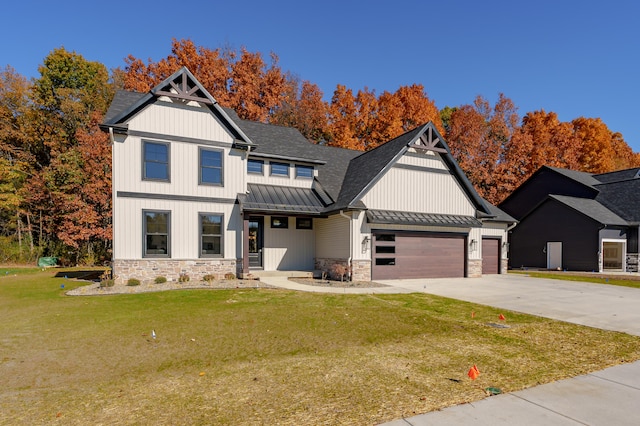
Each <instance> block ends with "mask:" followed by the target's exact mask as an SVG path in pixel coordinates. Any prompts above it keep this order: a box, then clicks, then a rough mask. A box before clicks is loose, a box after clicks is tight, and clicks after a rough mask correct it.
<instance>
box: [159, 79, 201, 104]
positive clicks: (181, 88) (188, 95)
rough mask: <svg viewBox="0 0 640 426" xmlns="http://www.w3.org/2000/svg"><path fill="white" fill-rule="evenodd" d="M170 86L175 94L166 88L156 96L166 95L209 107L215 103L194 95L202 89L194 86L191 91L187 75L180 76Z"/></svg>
mask: <svg viewBox="0 0 640 426" xmlns="http://www.w3.org/2000/svg"><path fill="white" fill-rule="evenodd" d="M169 86H171V88H173V90H175V92H172V91H169V90H166V88H165V89H163V90H158V91H156V95H158V96H160V95H164V96H168V97H170V98H176V99H182V100H185V101H195V102H201V103H203V104H208V105H211V104H212V103H213V102H211V101H210V100H209V99H208V98H206V97H203V96H196V95H194V93H196V92H197V91H198V90H199V89H200V88H199V87H198V85H194V86H193V87H192V88H191V89H189V84H188V80H187V75H186V74H182V75H181V76H179V78H176V79H175V80H172V81H170V82H169Z"/></svg>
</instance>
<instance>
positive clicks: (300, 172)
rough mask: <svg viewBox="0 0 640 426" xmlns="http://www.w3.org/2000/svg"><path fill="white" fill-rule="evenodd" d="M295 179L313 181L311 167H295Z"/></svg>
mask: <svg viewBox="0 0 640 426" xmlns="http://www.w3.org/2000/svg"><path fill="white" fill-rule="evenodd" d="M296 178H299V179H313V167H311V166H301V165H299V164H297V165H296Z"/></svg>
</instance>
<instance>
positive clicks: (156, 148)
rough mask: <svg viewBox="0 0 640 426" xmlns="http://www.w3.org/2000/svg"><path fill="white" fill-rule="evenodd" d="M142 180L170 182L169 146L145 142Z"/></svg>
mask: <svg viewBox="0 0 640 426" xmlns="http://www.w3.org/2000/svg"><path fill="white" fill-rule="evenodd" d="M142 151H143V154H142V157H143V165H142V179H145V180H159V181H166V182H168V181H169V144H166V143H159V142H144V143H143V147H142Z"/></svg>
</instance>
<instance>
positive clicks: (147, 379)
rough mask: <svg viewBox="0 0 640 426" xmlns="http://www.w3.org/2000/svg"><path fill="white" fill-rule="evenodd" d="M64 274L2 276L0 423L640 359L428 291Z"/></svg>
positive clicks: (605, 336)
mask: <svg viewBox="0 0 640 426" xmlns="http://www.w3.org/2000/svg"><path fill="white" fill-rule="evenodd" d="M55 272H59V271H45V272H33V273H30V274H26V273H25V274H18V275H15V276H13V275H12V276H8V277H5V278H1V279H0V312H1V313H2V321H3V324H2V327H1V328H0V351H1V352H0V354H1V356H0V377H2V378H3V379H2V380H3V386H2V389H0V411H1V412H2V413H3V416H2V419H1V420H0V423H4V424H48V423H53V422H55V421H61V422H63V423H64V424H108V423H116V424H230V425H231V424H232V425H237V424H284V425H286V424H291V425H294V424H295V425H299V424H319V423H322V424H377V423H381V422H383V421H388V420H392V419H397V418H400V417H403V416H411V415H415V414H418V413H423V412H427V411H431V410H434V409H439V408H442V407H445V406H448V405H451V404H457V403H462V402H468V401H473V400H477V399H480V398H483V397H484V396H485V394H484V391H483V389H484V388H486V387H489V386H493V387H499V388H500V389H502V390H503V391H506V392H508V391H513V390H517V389H522V388H524V387H529V386H534V385H537V384H540V383H547V382H549V381H552V380H557V379H561V378H565V377H569V376H575V375H578V374H583V373H587V372H590V371H594V370H597V369H601V368H604V367H607V366H610V365H615V364H618V363H621V362H625V361H633V360H637V359H639V358H640V339H639V338H636V337H632V336H629V335H626V334H622V333H612V332H606V331H602V330H596V329H592V328H587V327H580V326H575V325H570V324H566V323H561V322H556V321H551V320H547V319H543V318H538V317H533V316H528V315H522V314H516V313H513V312H507V311H500V310H497V309H493V308H489V307H485V306H479V305H473V304H470V303H466V302H460V301H455V300H452V299H446V298H441V297H436V296H430V295H426V294H409V295H406V294H402V295H336V294H313V293H301V292H292V291H284V290H270V289H252V290H180V291H167V292H157V293H142V294H122V295H109V296H91V297H89V296H81V297H69V296H66V295H65V294H64V292H65V291H66V290H69V289H72V288H74V287H77V286H79V285H81V283H79V282H77V281H73V280H66V279H64V278H53V274H54V273H55ZM61 285H64V289H62V288H61ZM472 312H474V313H475V316H474V317H473V318H472V315H471V313H472ZM500 313H504V314H505V315H506V316H507V323H508V324H509V325H510V326H511V328H508V329H497V328H493V327H490V326H488V325H487V324H488V323H490V322H499V321H498V315H499V314H500ZM152 330H154V331H155V333H156V338H155V339H153V338H152V337H151V332H152ZM474 364H476V365H477V366H478V367H479V369H480V371H481V375H480V377H479V378H478V379H477V380H476V381H474V382H472V381H471V380H470V379H469V378H468V377H467V376H466V373H467V371H468V369H469V367H471V365H474Z"/></svg>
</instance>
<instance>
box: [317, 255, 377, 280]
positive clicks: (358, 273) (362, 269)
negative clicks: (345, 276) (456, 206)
mask: <svg viewBox="0 0 640 426" xmlns="http://www.w3.org/2000/svg"><path fill="white" fill-rule="evenodd" d="M348 263H349V259H343V258H316V261H315V269H317V270H319V271H322V272H326V273H327V275H328V276H331V271H332V270H333V267H334V265H342V266H345V267H347V266H348ZM351 269H352V270H351V281H371V261H370V260H352V261H351Z"/></svg>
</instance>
